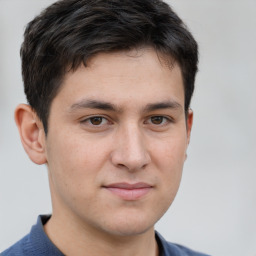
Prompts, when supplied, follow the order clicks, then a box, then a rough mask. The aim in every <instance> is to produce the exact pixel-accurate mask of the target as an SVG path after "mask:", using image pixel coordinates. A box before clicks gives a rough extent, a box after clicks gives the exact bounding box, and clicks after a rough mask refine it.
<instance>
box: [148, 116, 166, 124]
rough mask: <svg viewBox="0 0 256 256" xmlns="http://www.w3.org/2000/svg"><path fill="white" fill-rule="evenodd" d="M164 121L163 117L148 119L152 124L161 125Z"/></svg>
mask: <svg viewBox="0 0 256 256" xmlns="http://www.w3.org/2000/svg"><path fill="white" fill-rule="evenodd" d="M163 120H164V117H163V116H152V117H150V121H151V123H152V124H162V122H163Z"/></svg>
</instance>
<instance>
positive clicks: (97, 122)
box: [89, 116, 106, 125]
mask: <svg viewBox="0 0 256 256" xmlns="http://www.w3.org/2000/svg"><path fill="white" fill-rule="evenodd" d="M103 121H106V119H105V118H103V117H101V116H94V117H91V118H89V122H90V123H91V124H92V125H101V124H102V123H103Z"/></svg>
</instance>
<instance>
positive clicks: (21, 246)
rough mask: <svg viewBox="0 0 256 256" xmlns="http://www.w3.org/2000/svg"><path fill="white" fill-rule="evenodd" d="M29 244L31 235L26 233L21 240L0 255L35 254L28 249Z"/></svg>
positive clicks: (20, 255)
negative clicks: (29, 252)
mask: <svg viewBox="0 0 256 256" xmlns="http://www.w3.org/2000/svg"><path fill="white" fill-rule="evenodd" d="M28 245H29V236H28V235H26V236H25V237H23V238H22V239H21V240H20V241H18V242H17V243H15V244H14V245H12V246H11V247H10V248H8V249H7V250H5V251H3V252H2V253H1V254H0V255H1V256H15V255H19V256H23V255H24V256H25V255H33V254H28V252H27V251H26V248H28Z"/></svg>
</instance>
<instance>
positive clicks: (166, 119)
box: [80, 115, 173, 128]
mask: <svg viewBox="0 0 256 256" xmlns="http://www.w3.org/2000/svg"><path fill="white" fill-rule="evenodd" d="M153 118H160V119H161V122H160V123H159V124H154V123H153V122H152V120H153ZM93 119H100V123H99V124H93V123H92V120H93ZM103 120H105V122H104V123H103V124H102V121H103ZM80 123H81V124H89V125H90V126H91V127H95V128H100V127H102V126H104V125H108V124H113V122H111V121H110V120H109V118H106V117H104V116H91V117H88V118H86V119H83V120H81V121H80ZM169 123H173V119H172V118H170V117H166V116H161V115H154V116H149V117H148V118H147V119H146V121H145V122H144V124H151V125H153V126H155V127H164V126H166V125H168V124H169Z"/></svg>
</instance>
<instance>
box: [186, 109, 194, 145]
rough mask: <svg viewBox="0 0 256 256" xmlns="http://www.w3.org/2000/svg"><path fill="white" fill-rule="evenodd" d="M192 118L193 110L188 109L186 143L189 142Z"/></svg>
mask: <svg viewBox="0 0 256 256" xmlns="http://www.w3.org/2000/svg"><path fill="white" fill-rule="evenodd" d="M193 118H194V114H193V110H192V109H189V110H188V116H187V120H186V122H187V144H189V142H190V134H191V129H192V125H193Z"/></svg>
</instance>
